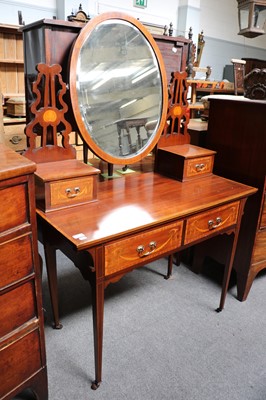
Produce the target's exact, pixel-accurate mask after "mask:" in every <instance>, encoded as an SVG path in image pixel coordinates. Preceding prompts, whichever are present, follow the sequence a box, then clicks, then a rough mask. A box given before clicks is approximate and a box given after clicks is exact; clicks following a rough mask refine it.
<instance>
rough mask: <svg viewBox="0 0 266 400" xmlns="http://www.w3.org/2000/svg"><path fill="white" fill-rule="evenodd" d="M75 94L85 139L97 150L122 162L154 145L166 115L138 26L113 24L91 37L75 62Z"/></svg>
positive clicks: (114, 21)
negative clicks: (155, 135) (158, 129)
mask: <svg viewBox="0 0 266 400" xmlns="http://www.w3.org/2000/svg"><path fill="white" fill-rule="evenodd" d="M76 91H77V103H78V109H79V112H80V115H81V121H82V124H83V125H84V126H83V127H80V128H81V133H82V135H83V137H84V135H86V133H88V135H90V139H91V140H92V141H93V143H94V144H95V145H96V147H98V148H100V149H101V150H103V151H104V152H105V153H108V154H110V155H111V156H113V157H115V158H121V159H122V160H124V159H128V158H130V157H131V156H132V155H136V154H138V153H140V152H142V151H143V149H145V148H146V147H147V146H149V145H150V144H151V142H152V139H153V136H154V134H155V133H156V130H157V127H158V125H159V123H160V117H161V113H162V80H161V75H160V70H159V66H158V61H157V58H156V56H155V53H154V51H153V49H152V47H151V45H150V44H149V42H148V41H147V39H146V37H145V36H144V35H143V33H142V32H141V31H140V30H139V29H138V28H137V27H136V26H134V25H133V24H131V23H130V22H128V21H124V20H120V19H111V20H105V21H102V22H101V23H99V24H98V25H97V26H96V27H95V28H94V29H93V30H92V31H91V32H90V34H89V35H88V36H87V38H86V39H85V41H84V42H83V44H82V46H81V48H80V52H79V56H78V59H77V67H76ZM84 139H85V140H86V138H85V137H84ZM92 150H95V148H93V149H92ZM96 154H97V151H96Z"/></svg>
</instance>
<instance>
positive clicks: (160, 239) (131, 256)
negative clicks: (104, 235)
mask: <svg viewBox="0 0 266 400" xmlns="http://www.w3.org/2000/svg"><path fill="white" fill-rule="evenodd" d="M182 227H183V221H178V222H174V223H171V224H167V225H166V226H163V227H160V228H157V229H153V230H151V231H148V232H147V233H141V234H137V235H135V236H133V235H132V236H131V237H129V238H126V239H121V240H120V241H117V242H115V243H111V244H109V245H106V246H105V275H111V274H113V273H115V272H118V271H121V270H123V269H126V268H129V267H132V266H137V265H138V264H139V265H140V264H142V263H143V260H144V259H145V261H147V262H148V261H149V260H150V259H151V258H153V257H154V256H155V255H157V256H160V255H162V254H164V253H167V252H169V251H172V250H173V251H174V250H176V249H177V248H178V247H179V246H180V245H181V239H182Z"/></svg>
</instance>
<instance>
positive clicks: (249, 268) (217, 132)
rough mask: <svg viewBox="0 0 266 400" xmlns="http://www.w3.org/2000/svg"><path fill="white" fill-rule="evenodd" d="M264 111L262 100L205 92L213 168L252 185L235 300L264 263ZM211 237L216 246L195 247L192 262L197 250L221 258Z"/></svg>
mask: <svg viewBox="0 0 266 400" xmlns="http://www.w3.org/2000/svg"><path fill="white" fill-rule="evenodd" d="M265 112H266V101H256V100H250V99H246V98H243V97H240V96H226V98H219V97H217V96H211V97H210V113H209V123H208V131H207V133H206V139H205V147H207V148H209V149H212V150H215V151H217V155H216V158H215V163H214V173H216V174H219V175H221V176H224V177H226V178H229V179H233V180H237V181H238V182H242V183H244V184H247V185H251V186H254V187H256V188H258V192H257V193H256V194H255V195H254V196H251V198H250V199H249V200H248V201H247V204H246V207H245V213H244V216H243V220H242V224H241V230H240V234H239V240H238V245H237V250H236V256H235V261H234V270H235V271H236V280H237V291H238V293H237V297H238V299H239V300H240V301H244V300H246V298H247V296H248V294H249V291H250V288H251V285H252V282H253V280H254V278H255V277H256V275H257V274H258V273H259V272H260V271H261V270H263V269H265V268H266V229H265V224H264V225H263V215H264V218H265V212H266V205H265V189H264V182H265V176H266V157H265V154H266V125H265ZM221 121H223V123H221ZM216 242H217V243H216V246H214V245H213V246H210V245H207V244H206V246H205V247H204V246H203V245H202V246H201V249H197V250H196V251H197V257H198V263H199V262H200V260H199V255H200V257H201V259H202V260H203V259H204V257H205V256H211V257H213V258H214V259H215V260H217V261H219V262H220V263H223V264H224V262H225V260H224V258H225V257H224V254H225V251H224V248H223V246H222V244H221V243H220V241H219V240H217V241H216ZM210 249H212V250H213V251H210ZM198 268H200V266H197V267H196V269H198Z"/></svg>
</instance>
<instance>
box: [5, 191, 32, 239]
mask: <svg viewBox="0 0 266 400" xmlns="http://www.w3.org/2000/svg"><path fill="white" fill-rule="evenodd" d="M27 189H28V188H27V184H26V183H24V184H20V185H17V186H12V187H5V188H4V189H0V199H1V216H0V234H1V233H2V232H3V231H6V230H8V229H12V228H16V227H18V226H19V225H23V224H25V223H26V222H28V221H29V215H28V206H27Z"/></svg>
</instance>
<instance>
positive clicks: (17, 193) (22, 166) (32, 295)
mask: <svg viewBox="0 0 266 400" xmlns="http://www.w3.org/2000/svg"><path fill="white" fill-rule="evenodd" d="M0 155H1V157H0V194H1V217H0V370H1V385H0V399H1V400H9V399H12V398H13V397H14V396H15V395H16V394H18V393H20V392H21V391H22V390H24V389H26V388H31V389H32V391H33V392H34V393H35V394H36V395H37V396H38V399H39V400H47V399H48V390H47V372H46V356H45V343H44V323H43V310H42V297H41V271H40V266H39V256H38V248H37V231H36V214H35V195H34V175H33V174H34V171H35V164H34V163H33V162H31V161H29V160H27V159H26V158H24V157H22V156H21V155H19V154H16V153H15V152H14V151H12V150H11V149H9V148H8V147H6V146H4V145H3V144H0Z"/></svg>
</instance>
